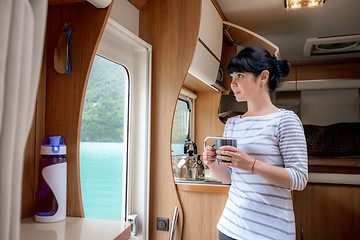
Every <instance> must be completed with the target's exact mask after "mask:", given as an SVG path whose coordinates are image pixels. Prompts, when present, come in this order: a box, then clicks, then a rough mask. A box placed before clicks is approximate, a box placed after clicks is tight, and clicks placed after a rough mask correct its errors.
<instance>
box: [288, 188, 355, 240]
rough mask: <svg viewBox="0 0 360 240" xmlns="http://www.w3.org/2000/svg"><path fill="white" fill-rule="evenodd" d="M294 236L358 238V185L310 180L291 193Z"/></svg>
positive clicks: (305, 239)
mask: <svg viewBox="0 0 360 240" xmlns="http://www.w3.org/2000/svg"><path fill="white" fill-rule="evenodd" d="M293 202H294V212H295V222H296V239H299V240H312V239H328V240H332V239H333V240H338V239H360V231H359V228H360V204H359V203H360V187H359V186H350V185H336V184H314V183H309V184H308V185H307V186H306V188H305V189H304V190H303V191H301V192H298V191H294V192H293Z"/></svg>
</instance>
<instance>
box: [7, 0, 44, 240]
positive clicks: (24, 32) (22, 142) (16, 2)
mask: <svg viewBox="0 0 360 240" xmlns="http://www.w3.org/2000/svg"><path fill="white" fill-rule="evenodd" d="M47 4H48V1H47V0H46V1H45V0H1V1H0V24H1V34H0V239H2V240H6V239H19V235H20V220H21V194H22V176H23V165H24V150H25V146H26V140H27V137H28V134H29V131H30V127H31V123H32V120H33V115H34V110H35V102H36V95H37V88H38V84H39V79H40V70H41V64H42V55H43V47H44V36H45V25H46V16H47Z"/></svg>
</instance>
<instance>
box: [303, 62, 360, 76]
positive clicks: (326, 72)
mask: <svg viewBox="0 0 360 240" xmlns="http://www.w3.org/2000/svg"><path fill="white" fill-rule="evenodd" d="M296 68H297V73H296V79H297V80H314V79H337V78H338V79H342V78H360V71H358V69H360V61H359V59H353V60H343V61H342V60H339V61H338V62H336V63H334V62H330V63H327V62H323V63H321V64H319V63H317V64H312V63H308V64H307V65H299V66H296Z"/></svg>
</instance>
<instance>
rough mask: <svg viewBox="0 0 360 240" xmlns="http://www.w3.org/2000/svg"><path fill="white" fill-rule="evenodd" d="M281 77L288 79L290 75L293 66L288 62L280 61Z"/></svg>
mask: <svg viewBox="0 0 360 240" xmlns="http://www.w3.org/2000/svg"><path fill="white" fill-rule="evenodd" d="M279 68H280V71H279V73H280V77H282V78H283V77H286V76H287V75H289V73H290V68H291V64H290V63H289V62H288V61H286V60H279Z"/></svg>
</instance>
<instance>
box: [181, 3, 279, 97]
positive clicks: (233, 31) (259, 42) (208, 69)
mask: <svg viewBox="0 0 360 240" xmlns="http://www.w3.org/2000/svg"><path fill="white" fill-rule="evenodd" d="M224 34H225V36H226V37H227V38H228V42H229V43H230V44H233V45H236V46H241V47H250V46H258V47H263V48H265V49H267V50H268V51H269V52H270V53H271V54H272V55H276V56H278V57H279V48H278V47H277V46H276V45H275V44H273V43H271V42H270V41H268V40H267V39H265V38H263V37H261V36H260V35H258V34H256V33H254V32H251V31H249V30H247V29H245V28H243V27H240V26H237V25H235V24H232V23H229V22H224V21H223V20H222V18H221V17H220V15H219V13H218V11H217V10H216V8H215V6H214V5H213V3H212V1H211V0H202V3H201V17H200V26H199V34H198V38H197V43H196V48H195V53H194V56H193V59H192V63H191V66H190V68H189V70H188V76H187V78H186V80H185V83H184V85H185V86H186V87H188V88H190V89H192V90H200V91H204V90H205V91H213V90H217V91H227V88H226V87H225V86H223V85H222V83H221V79H222V77H221V76H222V74H223V71H222V69H220V60H221V54H222V47H223V37H224ZM199 80H200V81H201V82H202V83H203V84H202V87H199V86H200V85H199V83H194V81H195V82H196V81H199ZM217 80H218V81H217ZM204 86H205V87H204Z"/></svg>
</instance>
